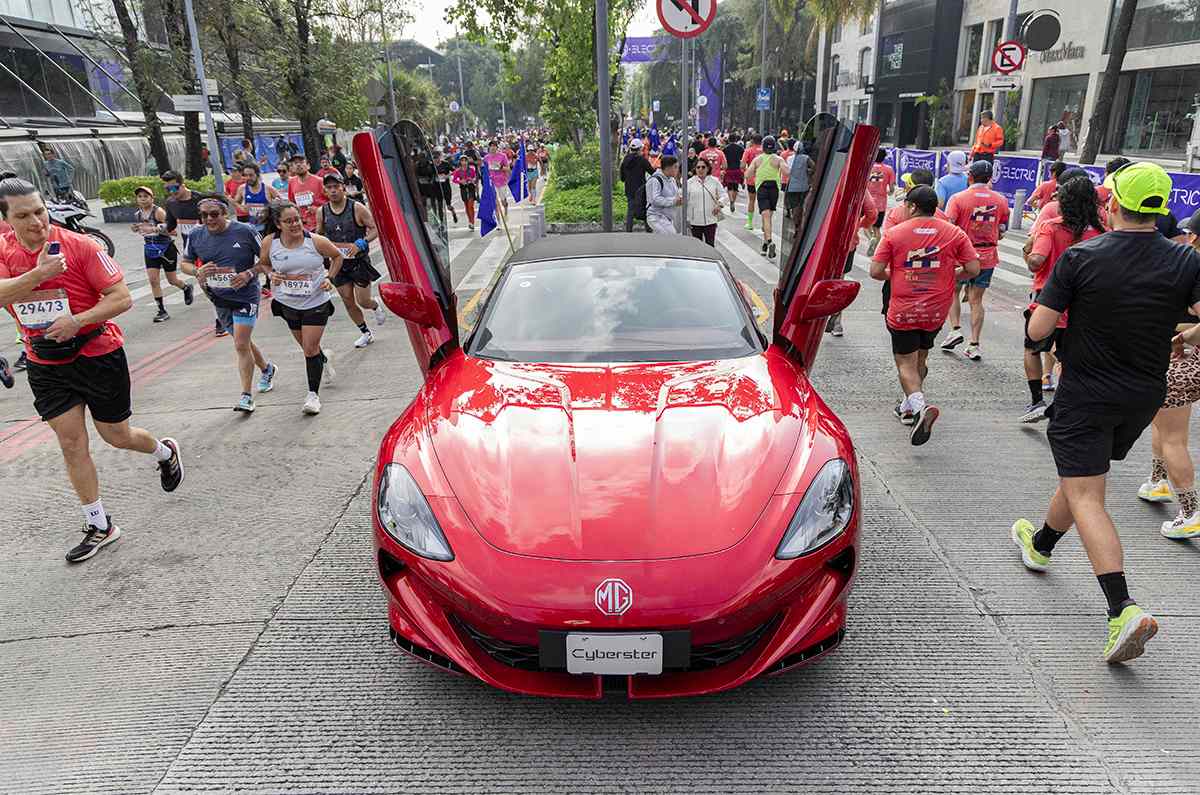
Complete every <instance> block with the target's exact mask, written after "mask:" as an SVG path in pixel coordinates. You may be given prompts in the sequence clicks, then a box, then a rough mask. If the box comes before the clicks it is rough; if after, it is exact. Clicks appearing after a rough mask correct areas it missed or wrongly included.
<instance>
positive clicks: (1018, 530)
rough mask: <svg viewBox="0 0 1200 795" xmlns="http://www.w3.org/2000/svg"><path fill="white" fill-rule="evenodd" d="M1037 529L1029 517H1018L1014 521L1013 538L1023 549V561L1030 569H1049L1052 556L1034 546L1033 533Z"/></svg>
mask: <svg viewBox="0 0 1200 795" xmlns="http://www.w3.org/2000/svg"><path fill="white" fill-rule="evenodd" d="M1036 532H1037V530H1035V529H1034V527H1033V523H1032V522H1030V521H1029V520H1028V519H1018V520H1017V521H1015V522H1013V526H1012V540H1013V543H1014V544H1016V545H1017V546H1018V547H1020V549H1021V562H1022V563H1024V564H1025V568H1027V569H1029V570H1030V571H1049V570H1050V556H1049V555H1043V554H1042V553H1041V552H1038V551H1037V550H1036V549H1034V548H1033V535H1034V533H1036Z"/></svg>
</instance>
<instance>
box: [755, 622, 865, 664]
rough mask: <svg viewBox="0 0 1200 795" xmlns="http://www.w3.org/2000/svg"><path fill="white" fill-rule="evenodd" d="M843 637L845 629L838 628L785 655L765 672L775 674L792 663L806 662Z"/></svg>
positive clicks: (840, 640) (834, 644) (833, 645)
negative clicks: (826, 635) (814, 642)
mask: <svg viewBox="0 0 1200 795" xmlns="http://www.w3.org/2000/svg"><path fill="white" fill-rule="evenodd" d="M844 637H846V630H844V629H839V630H838V631H837V632H835V633H834V634H832V635H830V636H829V637H828V638H826V639H825V640H823V641H821V642H820V643H816V644H814V645H812V646H809V647H808V648H807V649H805V650H804V651H800V652H796V653H795V654H789V655H788V656H787V657H784V658H783V659H782V660H780V661H779V662H777V663H775V664H774V665H773V666H771V668H770V670H768V671H767V673H770V674H777V673H779V672H780V671H783V670H786V669H788V668H791V667H792V666H793V665H799V664H800V663H802V662H807V661H808V660H811V659H812V658H813V657H816V656H817V655H818V654H824V653H825V652H827V651H829V650H830V649H832V648H834V647H835V646H837V645H838V644H839V643H841V642H842V638H844Z"/></svg>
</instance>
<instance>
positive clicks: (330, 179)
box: [321, 171, 346, 185]
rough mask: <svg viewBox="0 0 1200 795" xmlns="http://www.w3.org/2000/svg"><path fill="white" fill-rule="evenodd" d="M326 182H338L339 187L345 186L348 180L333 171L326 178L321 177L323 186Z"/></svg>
mask: <svg viewBox="0 0 1200 795" xmlns="http://www.w3.org/2000/svg"><path fill="white" fill-rule="evenodd" d="M326 182H336V183H338V184H339V185H345V184H346V179H345V177H343V176H342V175H341V174H339V173H337V172H336V171H331V172H329V173H328V174H326V175H325V176H323V177H321V184H322V185H324V184H325V183H326Z"/></svg>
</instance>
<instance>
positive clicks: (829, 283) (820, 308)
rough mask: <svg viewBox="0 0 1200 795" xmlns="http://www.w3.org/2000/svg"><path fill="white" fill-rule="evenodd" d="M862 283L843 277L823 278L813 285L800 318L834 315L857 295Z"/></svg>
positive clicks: (810, 318)
mask: <svg viewBox="0 0 1200 795" xmlns="http://www.w3.org/2000/svg"><path fill="white" fill-rule="evenodd" d="M861 288H862V285H861V284H859V283H858V282H852V281H846V280H844V279H823V280H821V281H819V282H817V283H816V284H814V285H813V289H812V293H810V294H809V296H808V302H807V303H806V304H805V305H804V310H803V311H802V312H801V313H800V319H801V320H821V319H822V318H826V317H829V316H830V315H836V314H837V313H838V312H841V311H842V310H843V309H845V308H846V307H848V306H850V304H852V303H854V299H855V298H857V297H858V291H859V290H860V289H861Z"/></svg>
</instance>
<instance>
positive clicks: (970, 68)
mask: <svg viewBox="0 0 1200 795" xmlns="http://www.w3.org/2000/svg"><path fill="white" fill-rule="evenodd" d="M966 42H967V51H966V53H965V56H966V57H965V58H964V59H963V70H962V73H963V74H964V75H977V74H979V51H980V50H981V49H983V23H982V22H980V23H979V24H978V25H972V26H971V27H969V28H967V35H966Z"/></svg>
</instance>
